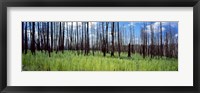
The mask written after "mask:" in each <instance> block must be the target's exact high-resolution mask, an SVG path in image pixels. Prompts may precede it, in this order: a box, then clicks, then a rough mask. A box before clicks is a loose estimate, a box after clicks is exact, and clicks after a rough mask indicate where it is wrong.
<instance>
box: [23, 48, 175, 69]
mask: <svg viewBox="0 0 200 93" xmlns="http://www.w3.org/2000/svg"><path fill="white" fill-rule="evenodd" d="M114 55H115V56H114V57H111V56H110V54H108V53H107V54H106V56H105V57H103V53H102V52H95V54H94V56H93V54H92V52H91V53H90V54H89V55H88V56H86V55H84V54H82V53H80V54H79V55H78V54H77V52H76V51H64V53H62V52H58V53H57V54H56V53H55V52H52V53H51V57H49V56H48V52H47V53H46V54H45V52H43V53H42V52H40V51H37V52H36V55H32V54H31V52H30V51H28V53H27V54H22V70H23V71H178V59H176V58H166V57H154V58H150V57H146V58H143V57H142V56H141V55H140V54H132V55H131V57H127V55H128V54H127V53H121V57H120V58H119V57H118V53H117V52H116V53H115V54H114Z"/></svg>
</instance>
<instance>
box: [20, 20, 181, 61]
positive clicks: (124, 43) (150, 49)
mask: <svg viewBox="0 0 200 93" xmlns="http://www.w3.org/2000/svg"><path fill="white" fill-rule="evenodd" d="M141 24H142V25H141V29H140V30H139V31H136V30H135V27H134V25H129V26H125V25H123V24H122V23H121V22H22V53H24V54H27V52H28V50H30V52H31V53H32V55H36V51H41V52H43V53H46V54H48V56H49V57H51V53H52V52H56V53H58V52H61V53H64V52H65V51H74V52H76V53H77V55H80V54H82V55H85V56H87V55H95V52H99V53H102V56H106V55H110V56H118V57H120V56H121V55H120V54H121V53H122V52H123V53H127V57H134V54H135V53H138V54H141V55H142V56H143V58H145V57H151V58H152V57H164V56H165V57H169V58H177V57H178V36H175V33H174V31H173V29H172V26H171V24H170V22H168V25H167V29H166V31H162V30H163V29H162V26H163V24H162V22H159V26H158V27H157V28H155V27H154V25H153V22H141ZM147 26H150V27H149V28H150V30H149V29H147ZM155 30H158V31H155Z"/></svg>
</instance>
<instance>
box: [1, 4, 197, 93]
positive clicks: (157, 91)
mask: <svg viewBox="0 0 200 93" xmlns="http://www.w3.org/2000/svg"><path fill="white" fill-rule="evenodd" d="M199 1H200V0H1V1H0V20H1V21H0V91H1V92H2V93H33V92H34V93H35V92H38V93H41V92H43V93H44V92H45V93H49V92H55V93H59V92H60V93H62V92H68V93H86V92H90V93H93V92H97V93H98V92H103V93H109V92H118V93H168V92H170V93H199V92H200V90H199V87H200V78H199V77H200V76H199V75H200V74H199V72H200V71H199V70H200V64H199V57H198V56H199V52H200V51H199V48H198V47H199V44H200V43H199V35H200V33H199V31H200V17H199V16H200V2H199ZM23 6H25V7H68V6H70V7H88V6H92V7H97V6H98V7H193V29H194V31H193V36H194V37H193V53H194V54H193V55H194V57H193V61H194V62H193V64H194V65H193V67H194V70H193V73H194V76H193V77H194V78H193V81H194V82H193V83H194V86H184V87H181V86H170V87H169V86H142V87H140V86H133V87H131V86H87V87H86V86H76V87H73V86H68V87H59V86H51V87H49V86H40V87H39V86H36V87H31V86H7V7H23Z"/></svg>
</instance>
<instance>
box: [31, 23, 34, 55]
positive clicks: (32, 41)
mask: <svg viewBox="0 0 200 93" xmlns="http://www.w3.org/2000/svg"><path fill="white" fill-rule="evenodd" d="M31 52H32V55H35V22H32V40H31Z"/></svg>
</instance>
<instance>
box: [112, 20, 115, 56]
mask: <svg viewBox="0 0 200 93" xmlns="http://www.w3.org/2000/svg"><path fill="white" fill-rule="evenodd" d="M114 24H115V23H114V22H112V28H111V31H112V32H111V35H112V51H111V56H114V51H115V47H114V28H115V26H114Z"/></svg>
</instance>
